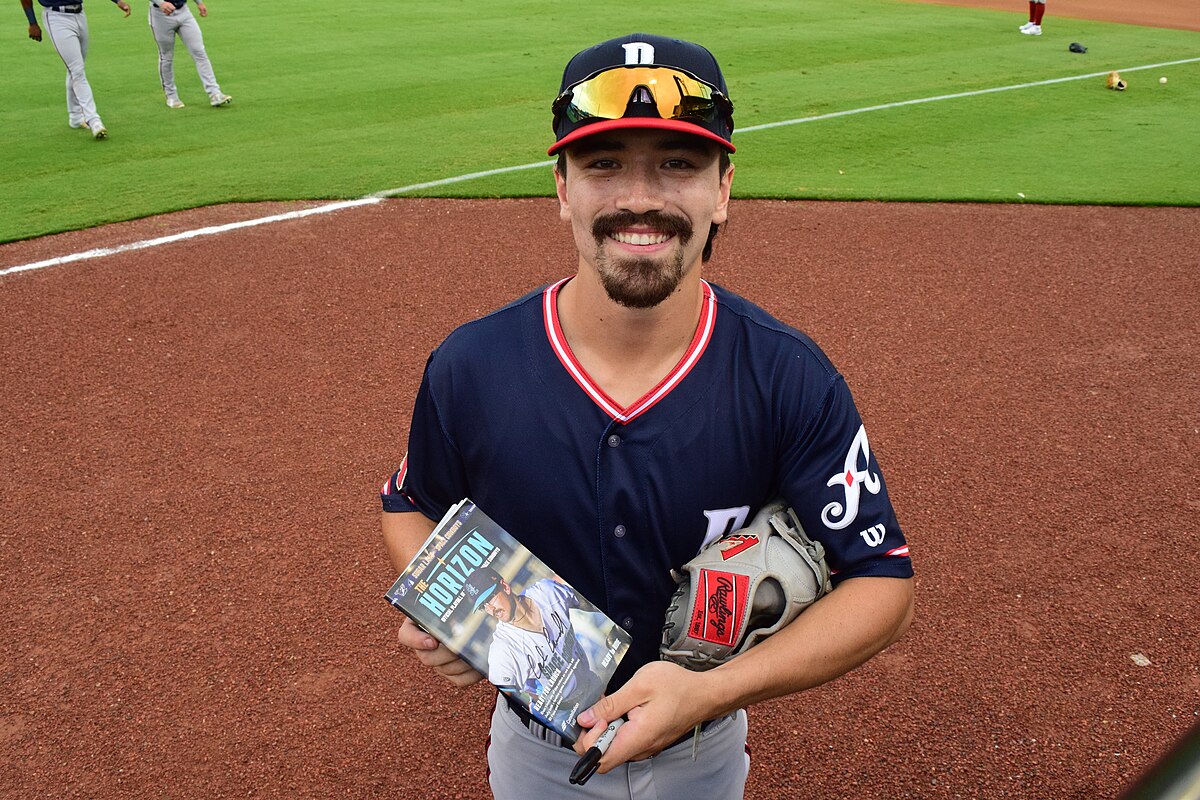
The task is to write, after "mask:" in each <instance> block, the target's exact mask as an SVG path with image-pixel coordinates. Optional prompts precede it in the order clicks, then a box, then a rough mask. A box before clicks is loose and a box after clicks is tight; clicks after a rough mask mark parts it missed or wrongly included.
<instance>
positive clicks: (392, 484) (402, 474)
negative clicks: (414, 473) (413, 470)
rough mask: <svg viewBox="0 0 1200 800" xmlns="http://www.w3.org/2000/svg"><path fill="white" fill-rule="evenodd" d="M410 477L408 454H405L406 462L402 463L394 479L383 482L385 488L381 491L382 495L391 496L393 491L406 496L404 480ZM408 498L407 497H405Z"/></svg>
mask: <svg viewBox="0 0 1200 800" xmlns="http://www.w3.org/2000/svg"><path fill="white" fill-rule="evenodd" d="M407 476H408V453H405V454H404V460H403V461H401V462H400V469H398V470H396V474H395V475H394V476H393V477H394V478H395V480H392V478H388V479H387V480H386V481H384V482H383V488H382V489H380V490H379V493H380V494H382V495H389V494H391V493H392V491H393V490H395V491H397V492H399V493H400V494H404V479H405V478H406V477H407ZM405 496H407V495H405Z"/></svg>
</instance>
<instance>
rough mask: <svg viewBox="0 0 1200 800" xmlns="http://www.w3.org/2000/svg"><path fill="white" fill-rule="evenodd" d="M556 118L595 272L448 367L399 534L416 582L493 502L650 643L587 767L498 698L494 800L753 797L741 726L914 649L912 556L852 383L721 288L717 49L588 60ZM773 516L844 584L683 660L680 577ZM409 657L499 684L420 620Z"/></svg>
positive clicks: (414, 437)
mask: <svg viewBox="0 0 1200 800" xmlns="http://www.w3.org/2000/svg"><path fill="white" fill-rule="evenodd" d="M552 110H553V129H554V134H555V142H554V144H553V146H552V147H551V148H550V153H551V154H557V155H558V163H557V166H556V168H555V185H556V188H557V193H558V200H559V207H560V215H561V217H562V219H563V221H564V222H565V223H567V224H568V225H569V226H570V230H571V235H572V236H573V238H574V241H575V245H576V248H577V250H578V264H577V265H576V272H575V274H573V275H571V276H569V277H567V278H564V279H563V280H560V281H558V282H556V283H554V284H551V285H550V286H547V287H544V288H542V289H539V290H537V291H535V292H532V293H531V294H529V295H527V296H525V297H524V298H521V299H520V300H517V301H515V302H513V303H510V304H509V305H507V306H505V307H504V308H501V309H499V310H497V311H495V312H493V313H491V314H489V315H487V316H485V317H483V318H481V319H479V320H476V321H474V322H472V323H468V324H467V325H464V326H462V327H461V328H459V329H458V330H456V331H454V332H453V333H452V334H451V335H450V336H449V337H447V339H446V340H445V341H444V342H443V343H442V344H441V345H440V346H439V347H438V349H437V350H436V351H435V352H434V353H433V354H432V355H431V356H430V358H429V361H428V363H427V365H426V369H425V374H424V377H423V379H422V382H421V386H420V389H419V391H418V394H417V400H416V404H415V408H414V411H413V417H412V424H411V426H410V431H409V439H408V454H407V456H405V458H404V460H403V461H402V463H401V466H400V469H399V470H397V472H396V473H395V474H394V475H393V476H392V477H391V479H390V480H389V481H388V482H387V484H386V485H385V487H384V490H383V498H382V499H383V509H384V515H383V532H384V541H385V544H386V546H387V548H388V551H389V554H390V556H391V558H392V563H393V565H394V566H395V567H396V569H397V570H400V569H402V568H403V567H404V566H405V565H406V564H407V563H408V560H409V559H410V558H411V557H412V555H413V554H414V553H415V552H416V550H417V549H418V548H419V547H420V545H421V544H422V542H423V541H424V540H425V538H426V537H427V536H428V534H429V532H430V530H432V528H433V525H434V520H437V519H440V518H441V516H442V515H443V514H444V512H445V511H446V509H447V508H449V507H450V506H451V505H452V504H453V503H455V502H457V501H458V500H460V499H461V498H463V497H470V498H471V499H472V500H474V501H475V502H476V503H477V504H478V505H479V506H480V508H482V509H484V510H485V511H487V513H488V515H489V516H491V517H492V518H493V519H495V520H496V521H497V522H498V523H499V524H500V525H502V526H503V527H504V528H506V529H507V530H509V531H510V532H512V533H513V534H514V535H515V536H516V537H517V538H518V539H520V540H521V541H522V543H523V544H524V545H525V546H527V547H528V548H529V549H530V550H532V551H533V552H534V553H536V554H537V555H538V556H539V557H540V558H541V559H542V560H543V561H545V562H546V563H547V565H549V566H550V568H551V569H553V570H554V571H555V572H556V573H558V574H559V575H560V576H562V578H563V579H564V580H565V581H567V582H568V583H570V584H571V585H572V586H574V587H575V588H576V589H577V590H578V591H579V593H580V594H581V595H582V596H584V597H586V598H587V599H588V600H590V601H592V602H593V603H595V604H596V605H597V606H598V607H599V608H600V609H601V610H602V611H604V612H605V613H606V614H607V615H608V616H609V617H610V618H612V619H613V620H615V621H616V622H617V623H618V624H620V625H621V626H622V627H624V628H625V629H626V630H627V631H629V632H630V634H631V635H632V639H633V643H632V645H631V647H630V649H629V651H628V653H627V655H626V657H625V659H624V660H623V661H622V662H621V665H620V667H619V668H618V670H617V672H616V674H615V675H614V677H613V679H612V681H611V682H610V683H609V685H608V687H607V691H608V694H607V696H606V697H605V698H604V699H602V700H601V701H600V702H599V703H597V704H596V705H595V706H594V707H593V708H591V709H588V710H586V711H584V712H582V713H581V714H580V715H579V722H580V724H581V725H582V726H584V728H585V729H587V730H586V731H585V733H584V735H583V736H582V737H581V738H580V740H579V741H578V742H576V743H574V748H573V749H572V748H571V745H570V743H564V742H559V741H558V740H557V737H555V736H554V735H553V734H550V733H549V732H548V731H547V730H546V729H545V728H544V727H542V726H541V725H540V723H538V722H537V721H536V720H533V719H531V718H530V717H529V715H528V714H525V713H522V712H521V710H520V709H516V708H513V707H510V705H509V704H507V703H506V702H504V700H503V698H502V697H501V698H498V700H497V703H496V706H495V709H494V711H493V714H492V721H491V735H490V740H489V741H490V743H489V747H488V766H489V780H490V783H491V788H492V792H493V793H494V795H495V796H496V797H498V798H523V797H531V796H532V797H557V796H560V795H564V796H565V795H567V792H570V795H569V796H572V797H581V798H583V797H596V798H635V797H659V798H664V797H670V798H676V797H688V796H691V795H696V796H701V795H702V796H706V797H719V798H729V797H742V796H743V793H744V787H745V781H746V776H747V773H748V769H749V756H748V753H747V750H746V732H747V718H746V713H745V711H744V710H743V709H744V708H745V707H746V706H748V705H750V704H753V703H755V702H758V701H760V700H766V699H770V698H774V697H780V696H783V695H787V694H791V693H794V692H799V691H803V690H805V689H808V688H811V687H814V686H817V685H819V684H822V683H824V682H826V681H829V680H832V679H833V678H836V677H838V676H839V675H842V674H844V673H845V672H847V671H849V670H851V669H854V668H855V667H856V666H858V665H860V664H862V663H863V662H865V661H866V660H867V659H869V658H871V657H872V656H873V655H874V654H876V653H877V652H879V651H880V650H882V649H883V648H885V647H887V646H888V645H889V644H891V643H892V642H894V641H896V640H897V639H898V638H899V637H900V636H901V635H902V634H903V633H904V631H905V630H906V629H907V627H908V624H909V620H910V618H911V615H912V602H913V598H912V574H913V573H912V566H911V563H910V561H909V557H908V546H907V544H906V543H905V540H904V536H903V534H902V533H901V530H900V525H899V523H898V522H897V519H896V515H895V512H894V511H893V508H892V505H891V502H890V500H889V498H888V493H887V489H886V486H885V484H884V482H883V477H882V473H881V471H880V468H879V464H878V463H877V461H876V459H875V457H874V456H873V455H872V452H871V449H870V446H869V444H868V440H867V435H866V428H865V426H864V425H863V421H862V419H861V417H860V416H859V414H858V411H857V409H856V408H855V405H854V401H853V398H852V397H851V394H850V391H849V389H848V388H847V386H846V382H845V380H843V378H842V376H841V375H840V374H839V373H838V372H837V370H836V369H835V368H834V367H833V365H832V364H831V363H830V362H829V360H828V358H826V356H825V355H824V353H822V352H821V350H820V349H819V348H818V347H817V345H816V344H815V343H814V342H813V341H812V340H811V339H809V338H808V337H807V336H805V335H804V334H802V333H800V332H799V331H798V330H796V329H794V328H792V327H790V326H788V325H786V324H784V323H781V322H779V321H778V320H776V319H774V318H772V317H771V316H770V315H768V314H767V313H766V312H764V311H763V310H762V309H760V308H758V307H757V306H755V305H753V304H752V303H750V302H749V301H747V300H745V299H743V298H741V297H739V296H737V295H735V294H733V293H732V292H729V291H727V290H725V289H723V288H721V287H719V286H716V285H713V284H710V283H708V282H707V281H706V280H704V278H703V277H702V274H701V273H702V270H703V265H704V262H706V261H707V260H708V259H709V258H710V257H711V255H712V252H713V239H714V237H715V236H716V235H717V231H718V230H719V227H720V225H722V224H723V223H724V222H725V220H726V217H727V215H728V212H729V194H730V187H731V185H732V182H733V174H734V168H733V165H732V164H731V163H730V160H729V157H730V154H731V153H733V152H734V147H733V144H732V141H731V138H732V135H733V103H732V102H731V101H730V98H729V92H728V89H727V87H726V85H725V79H724V77H723V76H722V74H721V70H720V68H719V66H718V64H717V61H716V59H715V58H714V57H713V55H712V54H711V53H710V52H709V51H708V50H707V49H705V48H704V47H701V46H700V45H697V44H693V43H691V42H685V41H681V40H679V39H672V38H668V37H662V36H652V35H648V34H631V35H629V36H624V37H621V38H618V39H613V40H611V41H607V42H602V43H600V44H598V45H596V46H594V47H591V48H588V49H586V50H584V51H582V52H580V53H578V54H577V55H576V56H575V57H574V58H572V59H571V60H570V62H569V63H568V64H567V67H566V70H565V71H564V74H563V80H562V85H561V89H560V92H559V95H558V97H557V99H556V100H555V101H554V103H553V106H552ZM774 498H782V499H783V500H784V501H785V502H786V503H787V504H788V505H789V506H791V507H792V508H793V509H794V510H795V512H796V514H797V516H798V517H799V519H800V521H801V522H802V524H803V526H804V529H805V530H806V531H807V532H808V534H809V535H810V536H811V537H812V538H814V539H817V540H819V541H820V542H821V543H822V544H823V545H824V549H825V552H826V558H827V561H828V563H829V566H830V567H831V569H832V570H833V573H834V575H833V581H834V586H835V588H834V590H833V591H831V592H830V593H829V594H828V595H826V596H824V597H822V598H821V599H820V600H818V601H817V602H816V603H814V604H813V605H812V606H810V607H809V608H808V609H807V610H806V611H805V612H804V613H803V614H801V615H800V616H799V617H798V618H797V619H796V620H795V621H793V622H792V623H791V624H790V625H788V626H787V627H785V628H784V629H782V630H781V631H780V632H778V633H776V634H774V635H773V636H771V637H770V638H769V639H767V640H766V641H764V642H763V643H761V644H759V645H757V646H756V647H754V648H753V649H751V650H748V651H746V652H745V653H743V654H742V655H740V656H738V657H737V658H734V659H732V660H731V661H730V662H728V663H726V664H724V665H722V666H720V667H717V668H716V669H713V670H710V671H707V672H690V671H688V670H686V669H684V668H683V667H681V666H678V665H676V664H673V663H669V662H666V661H661V660H659V646H660V644H661V640H662V628H663V618H664V614H665V612H666V608H667V605H668V603H669V601H670V599H671V595H672V593H673V591H674V589H675V582H674V580H673V579H672V577H671V571H672V570H676V569H679V568H680V566H682V565H683V564H684V563H685V562H687V561H688V560H689V559H691V558H692V557H693V556H694V555H695V554H696V553H697V552H698V551H699V550H700V549H702V548H703V547H704V546H705V545H706V544H708V543H711V542H713V541H715V540H716V539H718V538H720V537H721V536H723V535H724V534H726V533H729V532H731V531H733V530H736V529H738V528H740V527H742V526H743V525H744V524H745V522H746V521H747V520H749V519H751V518H752V517H753V515H754V514H756V513H757V512H758V510H759V509H760V508H762V507H763V506H764V505H765V504H767V503H768V502H770V501H771V500H773V499H774ZM399 639H400V643H401V644H402V645H403V646H405V647H407V648H410V649H411V650H412V651H414V652H415V654H416V656H417V658H418V659H419V660H420V661H421V662H422V663H423V664H425V665H427V666H429V667H431V668H432V669H433V670H435V671H436V672H437V673H439V674H441V675H442V676H443V677H445V678H446V679H448V680H449V681H450V682H451V683H453V684H455V685H459V686H465V685H469V684H472V683H474V682H476V681H478V680H480V679H481V678H482V676H481V675H479V674H478V673H477V672H475V671H473V670H472V669H471V668H470V667H468V666H467V665H466V664H464V663H463V662H462V661H459V660H458V659H456V658H455V657H454V656H453V654H452V653H450V651H448V650H446V649H445V648H444V647H442V646H440V645H438V643H437V642H436V641H435V640H434V639H432V638H431V637H430V636H428V635H427V634H425V633H424V632H422V631H421V630H420V629H419V628H417V627H416V626H414V625H412V624H411V623H408V622H406V623H405V624H404V626H403V627H402V628H401V630H400V634H399ZM622 717H624V718H625V719H626V720H627V722H625V724H624V725H623V726H622V727H621V728H620V730H619V732H618V733H617V735H616V738H615V739H614V740H613V741H612V745H611V747H609V749H608V750H607V752H606V753H605V755H604V757H603V760H602V761H601V762H600V769H599V774H597V775H596V776H595V777H594V778H593V779H592V780H590V781H589V782H588V783H587V784H586V785H584V786H575V787H569V788H568V785H567V776H568V775H569V773H570V771H571V768H572V767H573V766H574V764H575V761H576V755H577V754H578V753H583V752H585V751H586V750H587V748H588V747H589V746H591V745H592V744H593V743H594V742H595V741H596V739H597V738H598V737H599V735H600V732H601V731H603V730H604V728H605V727H606V726H607V725H608V723H609V722H611V721H613V720H616V719H618V718H622ZM697 728H698V729H699V733H698V734H697V735H696V738H695V740H693V731H694V730H696V729H697ZM548 743H549V744H550V745H553V746H547V744H548ZM557 745H562V746H561V747H559V746H557Z"/></svg>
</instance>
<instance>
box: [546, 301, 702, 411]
mask: <svg viewBox="0 0 1200 800" xmlns="http://www.w3.org/2000/svg"><path fill="white" fill-rule="evenodd" d="M569 280H570V278H563V279H562V280H561V281H559V282H558V283H555V284H553V285H551V286H548V287H546V290H545V291H544V292H543V293H542V316H543V318H544V321H545V324H546V338H548V339H549V340H550V346H551V347H552V348H553V349H554V354H555V355H557V356H558V360H559V361H560V362H561V363H562V365H563V366H564V367H566V370H567V372H568V373H570V375H571V377H572V378H574V379H575V382H576V383H577V384H579V388H581V389H583V391H585V392H587V394H588V396H589V397H590V398H592V401H593V402H594V403H595V404H596V405H598V406H600V408H601V409H603V410H604V413H606V414H608V415H609V416H610V417H612V418H613V419H614V420H616V421H617V422H620V423H622V424H624V423H627V422H629V421H630V420H632V419H633V418H634V417H637V416H638V415H640V414H642V413H643V412H645V411H647V410H649V409H650V407H651V406H653V405H654V404H655V403H657V402H658V401H659V400H661V399H663V398H664V397H666V396H667V395H668V394H670V392H671V390H672V389H674V388H675V387H676V386H678V385H679V383H680V381H682V380H683V379H684V378H685V377H687V374H688V373H689V372H691V371H692V367H694V366H696V362H697V361H699V360H700V356H702V355H704V349H705V348H706V347H708V343H709V342H710V341H711V340H712V333H713V328H714V327H715V325H716V320H717V299H716V296H715V295H714V294H713V290H712V287H711V286H709V285H708V282H707V281H704V280H701V281H700V285H701V288H702V290H703V292H704V299H703V302H702V303H701V306H700V322H699V324H697V325H696V333H695V335H694V336H692V341H691V344H689V345H688V349H687V352H686V353H684V354H683V358H681V359H679V363H678V364H676V365H675V367H674V369H672V370H671V371H670V372H669V373H668V374H667V376H666V377H665V378H663V379H662V380H661V381H660V382H659V383H658V385H657V386H655V387H654V388H653V389H651V390H650V391H648V392H646V394H644V395H642V396H641V398H639V399H638V400H636V401H635V402H634V403H633V405H631V406H629V407H628V408H622V407H621V406H620V404H618V403H617V402H616V401H615V400H613V399H612V398H611V397H609V396H608V395H607V394H606V393H605V392H604V390H603V389H601V388H600V387H599V386H598V385H596V382H595V381H594V380H592V376H590V375H588V374H587V371H586V370H585V369H584V368H583V367H582V366H581V365H580V363H579V362H578V361H576V360H575V354H574V353H572V352H571V347H570V345H568V344H567V337H566V336H564V335H563V331H562V326H561V325H559V323H558V291H559V289H561V288H562V287H563V284H565V283H566V282H567V281H569Z"/></svg>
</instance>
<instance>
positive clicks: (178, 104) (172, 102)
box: [167, 97, 183, 108]
mask: <svg viewBox="0 0 1200 800" xmlns="http://www.w3.org/2000/svg"><path fill="white" fill-rule="evenodd" d="M167 108H183V101H182V100H180V99H179V98H178V97H168V98H167Z"/></svg>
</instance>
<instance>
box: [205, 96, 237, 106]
mask: <svg viewBox="0 0 1200 800" xmlns="http://www.w3.org/2000/svg"><path fill="white" fill-rule="evenodd" d="M208 99H209V101H210V102H211V103H212V106H213V108H216V107H217V106H227V105H229V104H230V103H232V102H233V98H232V97H230V96H229V95H227V94H222V93H221V92H217V93H216V94H211V95H209V96H208Z"/></svg>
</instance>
